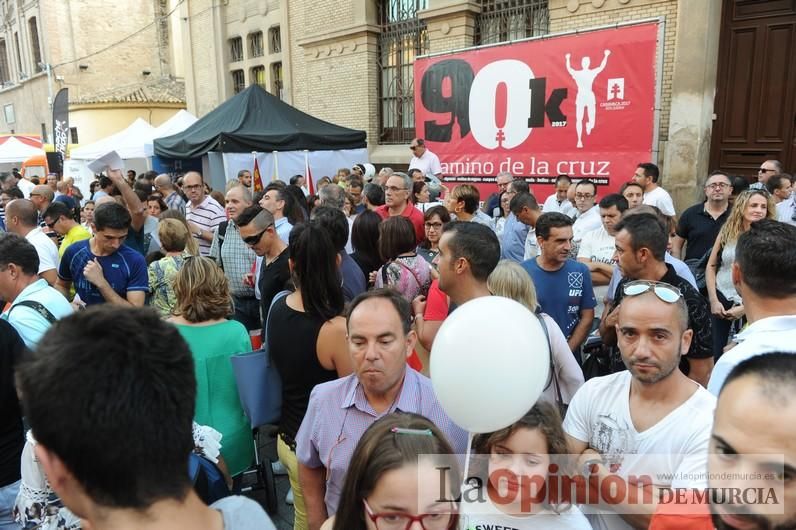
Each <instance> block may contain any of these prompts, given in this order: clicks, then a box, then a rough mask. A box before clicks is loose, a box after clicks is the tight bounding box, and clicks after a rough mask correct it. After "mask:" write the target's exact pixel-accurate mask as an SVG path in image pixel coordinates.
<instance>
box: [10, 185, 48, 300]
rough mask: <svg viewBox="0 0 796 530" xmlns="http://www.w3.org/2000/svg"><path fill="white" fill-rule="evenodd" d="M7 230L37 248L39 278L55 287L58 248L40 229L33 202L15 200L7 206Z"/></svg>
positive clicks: (37, 214)
mask: <svg viewBox="0 0 796 530" xmlns="http://www.w3.org/2000/svg"><path fill="white" fill-rule="evenodd" d="M37 187H39V186H37ZM44 187H45V188H48V187H47V186H44ZM48 189H49V188H48ZM51 193H52V192H51ZM6 229H7V230H8V231H9V232H11V233H12V234H17V235H19V236H22V237H24V238H25V239H27V240H28V241H29V242H30V243H31V244H32V245H33V246H34V247H36V253H37V254H38V255H39V276H40V277H42V278H44V279H45V280H47V283H49V284H50V285H55V281H56V280H57V279H58V272H57V270H58V247H57V246H56V245H55V243H54V242H53V240H52V239H50V238H49V237H48V236H47V235H46V234H45V233H44V232H42V230H41V228H39V212H38V210H37V209H36V206H35V205H34V204H33V202H32V201H30V200H28V199H15V200H13V201H11V202H9V203H8V204H7V205H6Z"/></svg>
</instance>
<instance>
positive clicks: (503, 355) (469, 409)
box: [430, 296, 550, 433]
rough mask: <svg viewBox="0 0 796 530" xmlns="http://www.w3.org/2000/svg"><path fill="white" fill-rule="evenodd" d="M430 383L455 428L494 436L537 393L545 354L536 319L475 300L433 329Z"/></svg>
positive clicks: (496, 301)
mask: <svg viewBox="0 0 796 530" xmlns="http://www.w3.org/2000/svg"><path fill="white" fill-rule="evenodd" d="M430 369H431V382H432V384H433V386H434V392H435V393H436V395H437V399H438V400H439V402H440V404H441V405H442V407H443V408H444V409H445V412H446V413H447V414H448V416H450V418H451V419H452V420H453V421H454V422H455V423H456V424H457V425H459V426H461V427H462V428H464V429H467V430H468V431H470V432H474V433H487V432H494V431H497V430H499V429H502V428H504V427H508V426H509V425H511V424H513V423H514V422H516V421H517V420H519V419H520V418H521V417H522V416H523V415H525V413H526V412H528V411H529V410H530V409H531V407H533V405H534V403H536V400H537V399H539V396H540V395H541V394H542V391H543V390H544V387H545V385H546V384H547V382H548V377H549V372H550V353H549V347H548V344H547V339H546V336H545V333H544V331H543V330H542V327H541V324H540V323H539V319H537V318H536V316H534V315H533V313H531V312H530V311H529V310H528V309H527V308H526V307H525V306H523V305H521V304H519V303H517V302H515V301H514V300H510V299H508V298H503V297H500V296H488V297H483V298H476V299H475V300H471V301H469V302H467V303H465V304H463V305H461V306H459V307H458V308H457V309H456V311H454V312H453V313H452V314H451V315H450V316H449V317H448V318H446V319H445V322H444V323H443V324H442V326H441V327H440V329H439V332H438V333H437V336H436V338H435V339H434V349H433V352H432V354H431V366H430Z"/></svg>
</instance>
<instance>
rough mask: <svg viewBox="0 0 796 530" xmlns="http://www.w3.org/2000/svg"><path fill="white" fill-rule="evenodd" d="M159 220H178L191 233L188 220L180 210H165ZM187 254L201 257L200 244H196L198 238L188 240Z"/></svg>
mask: <svg viewBox="0 0 796 530" xmlns="http://www.w3.org/2000/svg"><path fill="white" fill-rule="evenodd" d="M159 219H160V220H161V221H162V220H164V219H176V220H178V221H179V222H181V223H182V224H183V225H185V229H186V230H188V233H190V232H191V229H190V227H189V226H188V220H187V219H185V216H184V215H183V214H181V213H180V212H179V210H172V209H171V208H169V209H168V210H165V211H164V212H163V213H162V214H160V217H159ZM185 253H186V255H188V256H198V255H199V244H198V243H197V242H196V238H194V237H190V238H188V242H187V243H186V244H185Z"/></svg>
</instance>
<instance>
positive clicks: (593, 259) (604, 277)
mask: <svg viewBox="0 0 796 530" xmlns="http://www.w3.org/2000/svg"><path fill="white" fill-rule="evenodd" d="M599 207H600V219H602V225H601V226H600V228H597V229H596V230H592V231H591V232H587V233H586V234H585V235H584V236H583V240H582V241H581V243H580V247H579V249H578V261H580V262H581V263H585V264H586V266H587V267H588V268H589V272H591V284H592V285H593V286H594V298H596V299H597V307H596V308H595V309H594V315H595V316H596V317H598V318H599V317H601V316H602V314H603V310H604V309H605V303H604V302H603V300H604V299H605V295H606V293H607V292H608V284H609V283H611V278H612V277H613V274H614V263H615V261H614V254H616V243H615V237H614V236H615V235H616V231H615V230H614V225H616V223H618V222H619V220H620V219H621V218H622V212H624V211H625V210H627V199H625V198H624V197H623V196H621V195H619V194H618V193H612V194H610V195H606V196H605V197H603V198H602V200H601V201H600V204H599Z"/></svg>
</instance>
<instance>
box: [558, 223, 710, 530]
mask: <svg viewBox="0 0 796 530" xmlns="http://www.w3.org/2000/svg"><path fill="white" fill-rule="evenodd" d="M639 217H641V216H633V217H631V218H628V219H635V220H636V221H638V220H639ZM656 222H657V221H656ZM621 232H622V229H621V228H620V233H621ZM617 237H619V236H617ZM621 290H622V294H623V296H624V299H623V302H622V305H621V306H620V307H619V309H618V318H617V319H616V320H615V324H614V325H613V327H614V331H615V333H616V335H617V337H618V344H619V351H620V352H621V354H622V361H623V362H624V364H625V366H626V367H627V370H623V371H621V372H618V373H615V374H611V375H607V376H604V377H595V378H593V379H590V380H589V381H587V382H586V384H584V385H583V386H582V387H581V388H580V390H578V392H577V393H576V394H575V396H574V397H573V398H572V401H571V402H570V405H569V409H568V411H567V415H566V419H565V420H564V432H565V433H566V435H567V441H568V444H569V450H570V452H571V453H572V454H576V455H581V457H580V459H579V464H580V465H579V466H578V468H577V469H580V470H583V472H584V473H585V474H588V475H589V476H590V483H591V484H598V485H599V489H600V491H601V492H603V494H604V495H605V493H604V492H605V491H606V490H607V489H609V488H606V487H604V486H607V485H608V484H609V481H610V483H612V484H613V483H616V482H617V479H625V480H626V481H627V482H626V483H623V484H622V486H623V495H622V496H621V498H619V499H618V500H616V498H614V499H615V500H610V497H608V496H607V495H606V498H603V499H600V501H607V502H605V503H603V502H600V504H599V506H594V504H593V501H590V502H589V506H588V507H589V508H594V509H593V510H589V512H590V515H589V522H590V523H591V524H592V527H593V528H595V529H611V530H614V529H625V528H628V529H629V528H647V526H648V525H649V522H650V518H651V516H652V514H653V513H655V510H656V507H657V504H658V500H659V499H660V498H661V493H662V492H663V490H664V488H704V487H706V486H707V477H706V476H705V469H706V467H707V460H708V445H709V441H710V427H711V423H712V419H713V410H714V408H715V406H716V399H715V398H714V397H713V396H712V395H711V394H710V393H709V392H708V391H707V390H705V389H704V388H702V387H701V386H699V385H696V384H694V382H693V381H691V380H690V379H688V378H687V377H686V376H685V375H683V374H682V373H681V371H680V370H678V364H679V362H680V359H681V358H682V357H683V356H684V355H685V353H686V351H688V350H689V348H690V347H691V344H692V340H693V336H694V332H695V330H694V329H693V327H692V326H691V325H690V311H689V309H688V307H687V301H686V300H685V299H684V298H683V293H682V292H681V291H680V289H678V288H677V287H675V286H672V285H670V284H668V283H663V282H657V281H646V280H635V281H630V282H626V283H625V284H624V285H622V286H621ZM609 477H611V478H610V479H609ZM640 477H646V478H647V480H646V481H645V480H642V479H641V478H640ZM595 481H596V482H595ZM625 487H626V488H627V491H624V488H625ZM617 489H618V488H617ZM642 492H643V493H642ZM645 495H646V496H645ZM634 499H636V500H635V501H634ZM638 499H645V500H643V501H638Z"/></svg>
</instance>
